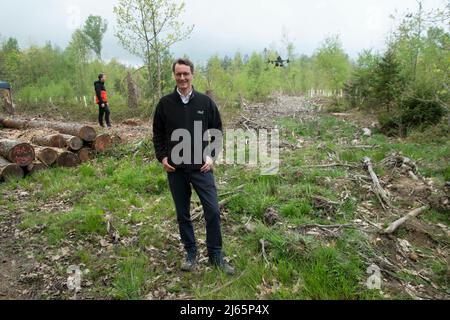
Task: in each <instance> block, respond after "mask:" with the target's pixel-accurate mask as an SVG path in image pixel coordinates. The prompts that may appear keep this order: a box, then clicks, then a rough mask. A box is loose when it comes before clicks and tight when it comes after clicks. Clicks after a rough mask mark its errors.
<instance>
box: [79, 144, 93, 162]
mask: <svg viewBox="0 0 450 320" xmlns="http://www.w3.org/2000/svg"><path fill="white" fill-rule="evenodd" d="M78 157H79V158H80V161H81V163H85V162H89V161H91V160H92V159H94V150H93V149H91V148H88V147H84V148H82V149H81V150H79V151H78Z"/></svg>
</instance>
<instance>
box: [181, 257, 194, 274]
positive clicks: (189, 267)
mask: <svg viewBox="0 0 450 320" xmlns="http://www.w3.org/2000/svg"><path fill="white" fill-rule="evenodd" d="M196 266H197V253H188V254H187V255H186V260H185V261H184V263H183V265H182V266H181V270H182V271H185V272H192V271H194V269H195V267H196Z"/></svg>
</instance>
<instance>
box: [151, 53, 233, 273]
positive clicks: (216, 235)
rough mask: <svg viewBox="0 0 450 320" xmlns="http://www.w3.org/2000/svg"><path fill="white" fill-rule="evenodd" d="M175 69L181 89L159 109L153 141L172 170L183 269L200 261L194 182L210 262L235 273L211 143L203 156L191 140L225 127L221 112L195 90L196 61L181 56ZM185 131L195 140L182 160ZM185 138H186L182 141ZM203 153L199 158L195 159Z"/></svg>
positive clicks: (166, 169) (161, 159) (170, 95)
mask: <svg viewBox="0 0 450 320" xmlns="http://www.w3.org/2000/svg"><path fill="white" fill-rule="evenodd" d="M172 71H173V73H174V77H175V81H176V83H177V87H176V88H175V90H174V92H173V93H171V94H169V95H167V96H165V97H163V98H162V99H161V100H160V101H159V103H158V105H157V107H156V112H155V116H154V121H153V143H154V146H155V151H156V157H157V159H158V160H159V161H160V162H161V163H162V165H163V166H164V169H165V171H166V172H167V174H168V180H169V186H170V190H171V192H172V197H173V200H174V203H175V207H176V211H177V220H178V225H179V230H180V235H181V241H182V242H183V245H184V247H185V250H186V253H187V254H186V260H185V262H184V263H183V265H182V270H183V271H187V272H190V271H193V270H194V269H195V267H196V265H197V251H198V250H197V242H196V239H195V234H194V227H193V225H192V220H191V214H190V205H191V195H192V188H191V186H192V187H194V189H195V191H196V193H197V194H198V196H199V198H200V201H201V203H202V205H203V209H204V214H205V220H206V231H207V236H206V243H207V247H208V256H209V262H210V263H211V264H212V265H213V266H215V267H218V268H219V269H221V270H223V271H224V272H226V273H227V274H230V275H232V274H234V268H233V267H232V266H231V265H230V264H229V263H227V262H226V261H225V260H224V257H223V252H222V232H221V221H220V208H219V203H218V196H217V188H216V185H215V180H214V174H213V164H214V161H213V159H212V158H211V157H209V156H205V157H204V156H203V152H204V150H205V147H207V146H208V143H207V142H203V144H202V143H201V142H200V145H202V150H200V152H201V155H199V150H198V142H197V145H194V144H195V143H194V141H193V138H192V137H195V136H198V135H199V134H201V137H202V138H203V137H204V135H205V133H206V132H207V131H208V130H210V129H216V130H220V131H222V121H221V118H220V113H219V110H218V108H217V106H216V104H215V103H214V101H212V100H211V98H209V97H208V96H206V95H204V94H201V93H199V92H197V91H195V89H194V87H193V86H192V80H193V76H194V65H193V63H192V62H191V61H189V60H188V59H178V60H176V61H175V62H174V64H173V67H172ZM198 126H201V130H202V131H201V132H200V133H198V132H195V131H196V130H195V129H198ZM180 131H181V132H185V133H187V136H188V137H189V138H190V141H188V147H187V148H184V149H182V150H180V151H181V153H182V154H183V155H181V157H183V159H182V160H181V161H180V160H179V157H180V154H181V153H180V151H175V150H178V145H179V141H178V139H177V138H176V137H178V135H177V132H178V133H179V132H180ZM174 137H175V138H174ZM174 140H176V141H174ZM185 142H186V141H184V139H183V143H185ZM186 149H187V150H186ZM198 157H200V158H199V159H200V161H195V160H193V159H194V158H195V159H198ZM192 160H193V161H192Z"/></svg>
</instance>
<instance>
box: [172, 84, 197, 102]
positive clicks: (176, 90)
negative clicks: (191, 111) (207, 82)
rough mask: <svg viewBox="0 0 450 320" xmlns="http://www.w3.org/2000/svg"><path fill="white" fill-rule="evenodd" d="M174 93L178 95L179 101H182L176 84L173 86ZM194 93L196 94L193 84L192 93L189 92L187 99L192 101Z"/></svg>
mask: <svg viewBox="0 0 450 320" xmlns="http://www.w3.org/2000/svg"><path fill="white" fill-rule="evenodd" d="M174 94H175V95H176V96H177V97H178V99H179V100H180V101H182V100H181V96H180V94H179V93H178V87H177V86H175V90H174ZM196 95H197V91H195V88H194V86H192V93H191V97H190V98H189V101H192V99H194V98H195V96H196Z"/></svg>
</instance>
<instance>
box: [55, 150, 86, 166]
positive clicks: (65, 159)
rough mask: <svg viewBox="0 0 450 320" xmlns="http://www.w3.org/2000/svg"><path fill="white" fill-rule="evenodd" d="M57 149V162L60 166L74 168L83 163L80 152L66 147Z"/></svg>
mask: <svg viewBox="0 0 450 320" xmlns="http://www.w3.org/2000/svg"><path fill="white" fill-rule="evenodd" d="M55 151H56V152H57V153H58V159H57V160H56V164H57V165H58V166H60V167H67V168H73V167H77V166H79V165H80V164H81V160H80V158H79V157H78V154H76V153H73V152H71V151H67V150H64V149H55Z"/></svg>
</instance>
